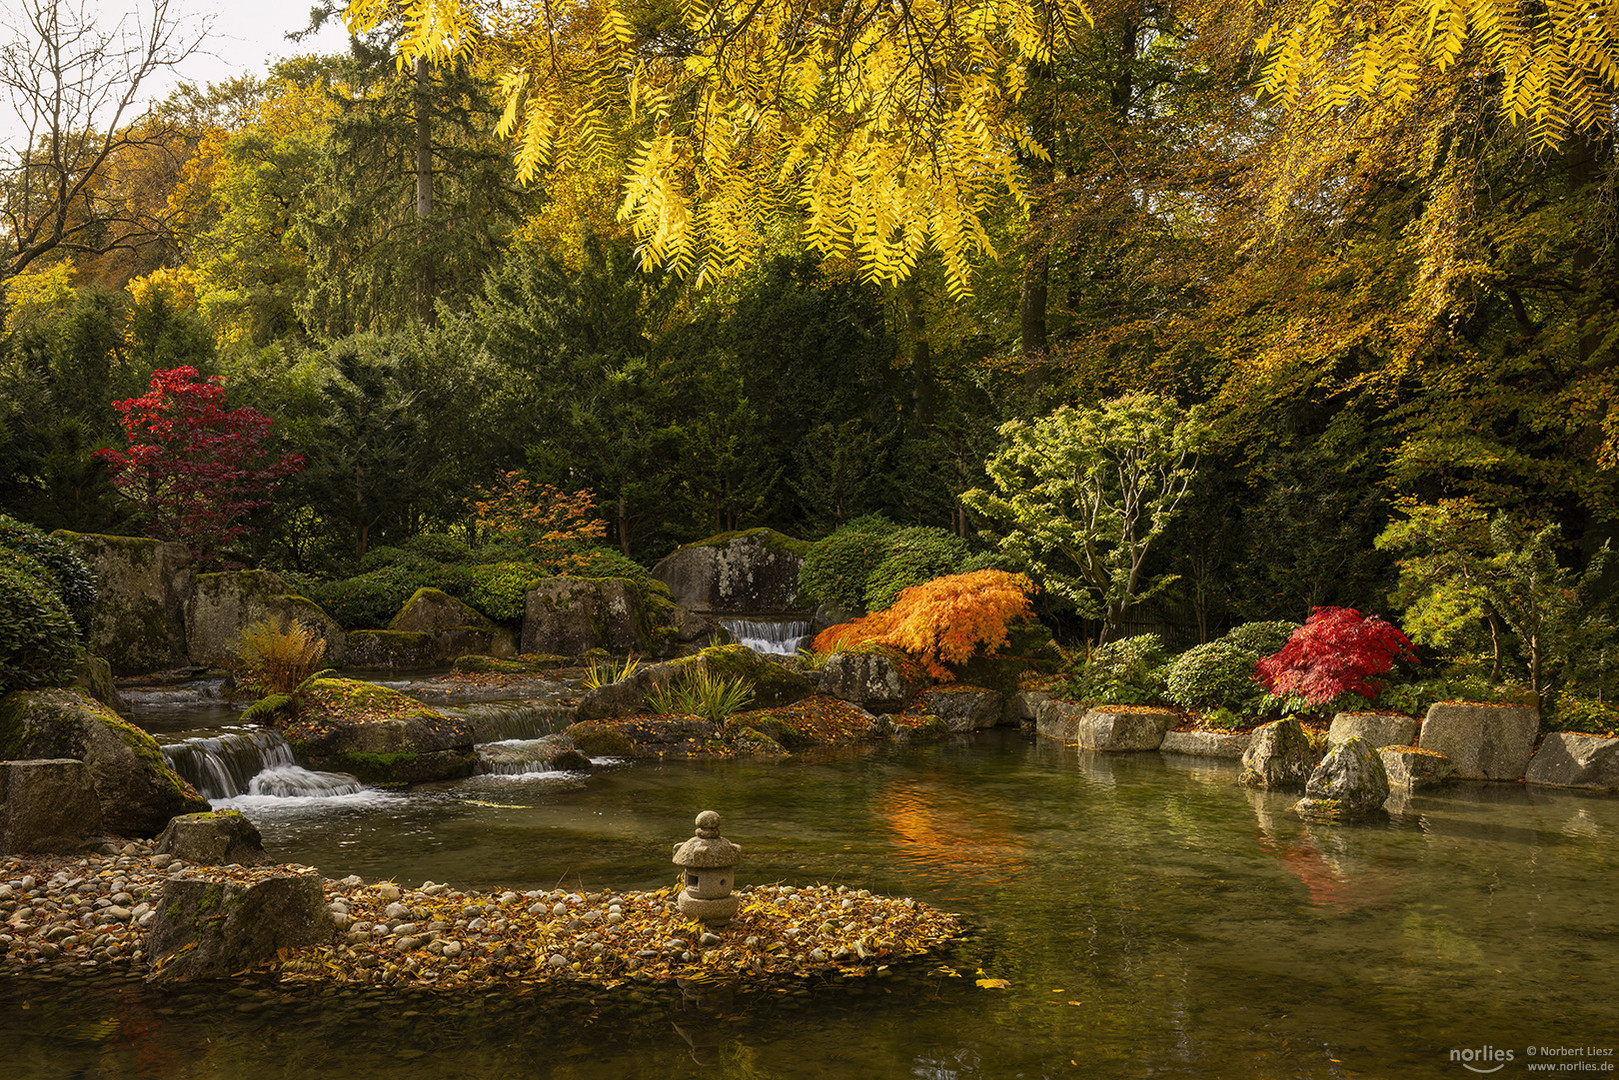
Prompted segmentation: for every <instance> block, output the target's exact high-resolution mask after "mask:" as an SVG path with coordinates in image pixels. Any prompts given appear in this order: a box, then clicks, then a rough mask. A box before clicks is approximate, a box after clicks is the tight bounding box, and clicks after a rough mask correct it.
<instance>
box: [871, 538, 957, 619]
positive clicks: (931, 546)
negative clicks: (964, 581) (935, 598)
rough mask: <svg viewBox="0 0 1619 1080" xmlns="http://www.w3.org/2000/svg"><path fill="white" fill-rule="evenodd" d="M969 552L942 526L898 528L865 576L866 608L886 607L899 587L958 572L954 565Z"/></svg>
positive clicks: (898, 590) (875, 609)
mask: <svg viewBox="0 0 1619 1080" xmlns="http://www.w3.org/2000/svg"><path fill="white" fill-rule="evenodd" d="M971 554H972V551H971V549H970V548H968V546H967V541H965V540H963V539H962V538H961V537H959V536H957V535H956V534H955V533H953V532H950V531H948V530H946V529H940V528H935V527H933V526H926V525H916V526H912V527H911V528H908V529H901V530H900V531H899V532H897V533H895V534H894V535H893V537H892V538H891V539H890V541H889V548H888V554H887V555H886V556H885V557H884V558H883V561H882V562H880V563H878V564H877V565H876V566H875V567H873V568H872V570H871V572H870V573H868V574H867V575H866V592H865V597H864V603H865V608H866V610H867V611H883V610H886V609H887V608H889V607H892V606H893V603H894V601H895V600H897V599H898V598H899V594H900V592H901V591H902V590H904V589H908V588H910V587H911V586H913V585H923V584H926V583H927V582H929V581H932V580H933V579H934V578H937V577H944V576H945V575H947V574H955V573H959V572H960V571H959V570H958V569H957V568H958V567H959V566H961V564H962V563H964V562H966V561H967V559H968V558H969V557H970V556H971Z"/></svg>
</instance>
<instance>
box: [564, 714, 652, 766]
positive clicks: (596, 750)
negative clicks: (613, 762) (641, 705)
mask: <svg viewBox="0 0 1619 1080" xmlns="http://www.w3.org/2000/svg"><path fill="white" fill-rule="evenodd" d="M564 734H565V735H567V737H568V738H570V739H572V740H573V745H574V749H576V750H578V751H579V752H580V753H581V754H585V755H586V756H588V757H593V758H595V757H634V756H635V746H634V744H632V743H631V742H630V737H629V735H627V734H625V732H624V730H623V729H622V728H620V727H618V726H616V725H614V724H611V723H608V722H606V721H599V720H582V721H580V722H579V723H577V724H572V725H570V726H569V727H568V728H567V730H566V731H565V732H564Z"/></svg>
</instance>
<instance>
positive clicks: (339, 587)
mask: <svg viewBox="0 0 1619 1080" xmlns="http://www.w3.org/2000/svg"><path fill="white" fill-rule="evenodd" d="M466 577H467V575H466V568H465V567H460V566H435V565H433V564H431V563H426V562H409V563H397V564H395V565H393V566H385V567H383V568H382V569H380V570H372V571H370V572H369V573H365V574H358V575H356V576H354V577H351V578H344V579H343V580H342V581H327V582H322V583H320V584H317V585H313V586H311V587H310V588H309V590H308V592H307V594H306V595H307V596H308V597H309V599H311V600H313V601H314V602H315V603H317V604H319V605H320V606H321V607H323V608H325V609H326V613H327V614H328V615H330V616H331V617H332V618H334V619H336V620H337V622H338V625H340V626H342V627H343V629H345V630H362V629H366V628H368V627H376V626H387V625H388V623H389V621H390V620H391V619H393V617H394V615H396V614H397V613H398V611H399V609H400V608H401V607H403V606H404V605H405V601H406V600H409V599H410V598H411V597H412V596H414V595H415V593H416V590H417V589H422V588H433V589H442V590H444V591H445V592H447V593H449V594H450V595H451V596H460V595H461V594H462V593H463V592H465V591H466Z"/></svg>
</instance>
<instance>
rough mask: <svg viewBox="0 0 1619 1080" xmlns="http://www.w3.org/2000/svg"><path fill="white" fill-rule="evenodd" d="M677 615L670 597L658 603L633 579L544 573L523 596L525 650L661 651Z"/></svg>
mask: <svg viewBox="0 0 1619 1080" xmlns="http://www.w3.org/2000/svg"><path fill="white" fill-rule="evenodd" d="M671 614H672V609H671V608H669V607H668V602H667V601H664V603H662V604H658V603H656V602H655V598H653V597H651V596H650V595H646V594H644V593H643V591H642V590H640V589H638V588H637V587H636V584H635V582H633V581H630V580H629V579H627V578H567V577H560V578H544V579H541V580H539V581H536V582H534V583H533V584H532V585H531V586H530V587H529V590H528V592H527V594H526V595H525V598H524V601H523V640H522V650H523V652H524V653H525V654H529V653H541V654H546V655H556V656H578V655H580V654H581V653H586V652H589V651H590V650H591V649H606V650H608V651H609V652H625V651H628V650H632V649H634V650H639V651H641V652H655V651H658V650H659V649H660V648H661V647H662V646H663V644H664V643H665V641H666V639H667V638H669V637H670V636H672V635H673V633H674V630H673V629H672V628H670V627H668V626H666V625H665V623H666V621H667V619H668V617H669V616H670V615H671Z"/></svg>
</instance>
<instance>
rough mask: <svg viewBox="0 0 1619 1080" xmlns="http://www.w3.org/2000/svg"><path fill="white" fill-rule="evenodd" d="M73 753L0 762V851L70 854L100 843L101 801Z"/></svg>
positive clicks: (83, 766) (86, 771)
mask: <svg viewBox="0 0 1619 1080" xmlns="http://www.w3.org/2000/svg"><path fill="white" fill-rule="evenodd" d="M90 784H91V779H90V776H89V772H88V769H87V767H86V766H85V764H84V762H82V761H79V760H77V759H76V758H53V759H51V760H48V761H0V855H34V854H41V853H44V852H60V853H63V854H72V853H76V852H79V851H83V850H84V849H85V848H88V847H91V846H93V845H95V844H97V843H99V842H100V837H101V803H100V802H99V801H97V800H95V799H86V798H85V797H84V792H85V790H86V789H87V788H88V787H89V786H90Z"/></svg>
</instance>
